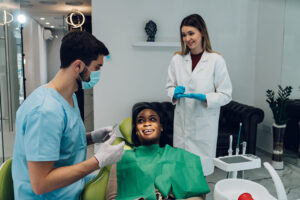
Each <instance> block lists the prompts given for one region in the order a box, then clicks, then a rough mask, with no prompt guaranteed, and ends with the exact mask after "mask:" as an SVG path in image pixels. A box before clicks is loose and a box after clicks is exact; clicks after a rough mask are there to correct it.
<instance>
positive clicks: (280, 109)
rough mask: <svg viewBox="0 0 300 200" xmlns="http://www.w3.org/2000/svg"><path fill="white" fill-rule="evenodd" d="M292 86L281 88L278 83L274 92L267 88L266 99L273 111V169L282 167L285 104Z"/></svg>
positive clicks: (285, 120) (285, 118)
mask: <svg viewBox="0 0 300 200" xmlns="http://www.w3.org/2000/svg"><path fill="white" fill-rule="evenodd" d="M292 89H293V88H292V86H286V87H285V88H282V87H281V86H280V85H278V92H277V94H275V92H274V91H273V90H270V89H269V90H267V91H266V96H267V99H266V101H267V102H268V103H269V106H270V108H271V110H272V113H273V118H274V120H275V122H274V123H273V125H272V127H273V154H272V165H273V167H274V168H275V169H283V159H282V156H283V137H284V133H285V127H286V122H287V120H288V118H287V115H286V106H287V102H288V100H289V96H290V95H291V93H292Z"/></svg>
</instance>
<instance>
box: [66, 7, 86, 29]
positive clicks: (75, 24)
mask: <svg viewBox="0 0 300 200" xmlns="http://www.w3.org/2000/svg"><path fill="white" fill-rule="evenodd" d="M80 16H81V17H80ZM74 17H76V18H74ZM81 18H82V19H81ZM84 22H85V16H84V14H83V13H82V12H80V11H78V10H74V11H72V12H71V13H69V14H68V16H67V17H66V23H67V24H69V25H70V26H72V29H73V28H80V30H81V29H82V25H83V24H84Z"/></svg>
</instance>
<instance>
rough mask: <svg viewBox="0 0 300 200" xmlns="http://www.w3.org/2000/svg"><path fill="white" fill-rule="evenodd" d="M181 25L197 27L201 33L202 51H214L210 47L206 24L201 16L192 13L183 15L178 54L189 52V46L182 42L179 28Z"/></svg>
mask: <svg viewBox="0 0 300 200" xmlns="http://www.w3.org/2000/svg"><path fill="white" fill-rule="evenodd" d="M183 26H192V27H195V28H197V29H198V30H199V31H200V33H201V35H202V48H203V50H204V51H207V52H209V53H213V52H214V51H213V50H212V48H211V44H210V40H209V35H208V32H207V28H206V24H205V21H204V20H203V18H202V17H201V16H200V15H198V14H192V15H189V16H187V17H185V18H184V19H183V20H182V22H181V25H180V30H179V31H180V41H181V52H179V54H181V55H186V54H188V53H189V52H190V48H189V47H187V46H186V45H185V44H184V42H183V36H182V32H181V29H182V27H183Z"/></svg>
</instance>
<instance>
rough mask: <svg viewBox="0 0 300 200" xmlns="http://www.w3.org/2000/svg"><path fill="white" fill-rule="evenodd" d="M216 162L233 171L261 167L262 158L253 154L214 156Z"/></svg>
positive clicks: (223, 168)
mask: <svg viewBox="0 0 300 200" xmlns="http://www.w3.org/2000/svg"><path fill="white" fill-rule="evenodd" d="M214 164H215V166H216V167H218V168H220V169H222V170H224V171H226V172H232V171H241V170H248V169H255V168H260V167H261V160H260V158H259V157H257V156H255V155H252V154H245V155H232V156H224V157H218V158H214Z"/></svg>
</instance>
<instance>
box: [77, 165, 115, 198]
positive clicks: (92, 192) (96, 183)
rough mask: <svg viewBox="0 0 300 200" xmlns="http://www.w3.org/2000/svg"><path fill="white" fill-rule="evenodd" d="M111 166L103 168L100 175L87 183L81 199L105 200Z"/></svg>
mask: <svg viewBox="0 0 300 200" xmlns="http://www.w3.org/2000/svg"><path fill="white" fill-rule="evenodd" d="M110 168H111V165H110V166H107V167H104V168H102V169H101V170H100V171H99V173H98V175H97V176H96V177H95V178H93V179H92V180H91V181H90V182H88V183H87V184H86V185H85V187H84V189H83V191H82V193H81V197H80V199H81V200H105V193H106V186H107V182H108V178H109V173H110Z"/></svg>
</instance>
